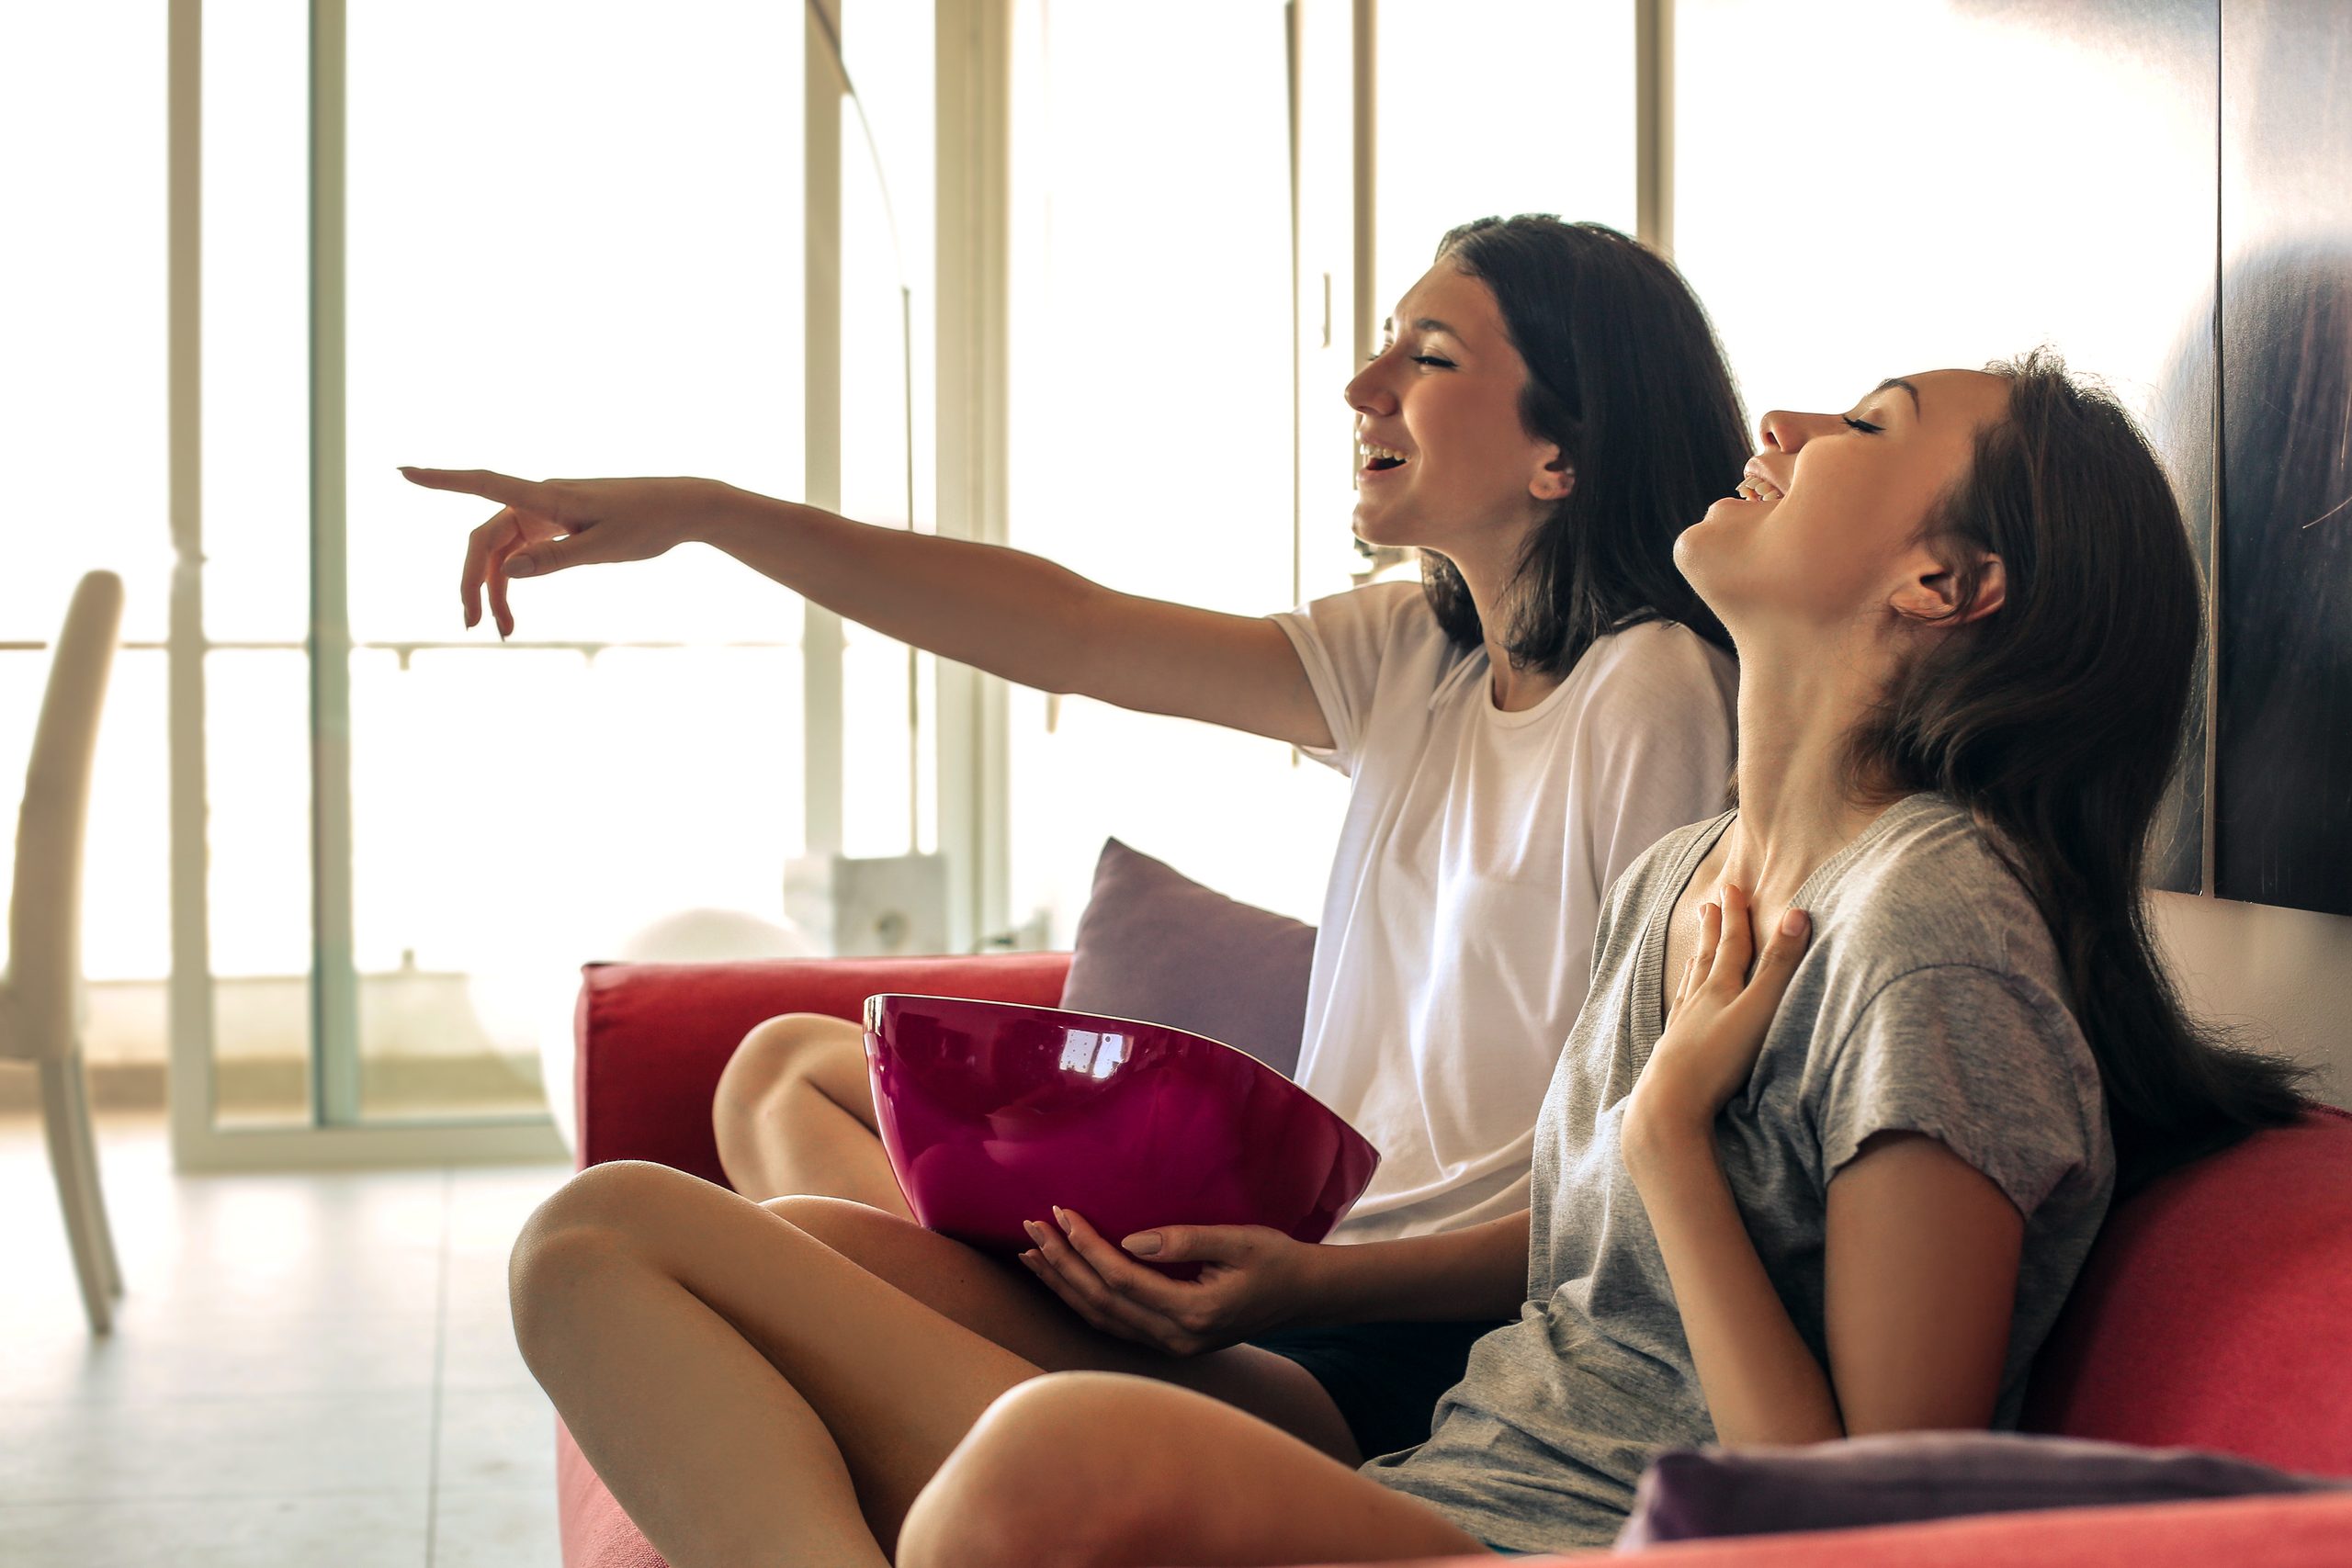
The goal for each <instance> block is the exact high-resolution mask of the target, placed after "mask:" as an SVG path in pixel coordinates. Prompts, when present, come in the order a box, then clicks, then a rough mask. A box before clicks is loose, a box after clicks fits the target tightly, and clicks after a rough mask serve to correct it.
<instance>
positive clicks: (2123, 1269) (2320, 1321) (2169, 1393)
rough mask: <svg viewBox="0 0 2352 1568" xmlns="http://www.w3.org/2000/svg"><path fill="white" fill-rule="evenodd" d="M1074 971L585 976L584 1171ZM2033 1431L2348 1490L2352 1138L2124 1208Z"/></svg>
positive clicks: (2182, 1531) (2054, 1526) (1895, 1543)
mask: <svg viewBox="0 0 2352 1568" xmlns="http://www.w3.org/2000/svg"><path fill="white" fill-rule="evenodd" d="M1068 966H1069V956H1068V955H1067V954H1063V953H1023V954H1006V955H992V956H986V957H978V958H922V959H908V960H877V959H809V960H780V961H772V962H763V963H745V964H601V965H594V966H592V967H590V968H589V969H588V970H587V972H586V976H585V983H584V984H583V985H582V989H581V994H580V1003H579V1012H578V1019H577V1029H578V1035H579V1056H578V1060H577V1062H576V1064H575V1090H576V1093H577V1096H578V1108H579V1117H580V1120H579V1126H580V1163H581V1164H582V1166H583V1167H585V1166H589V1165H594V1164H597V1163H599V1162H601V1161H605V1160H614V1159H650V1160H657V1161H660V1162H661V1163H662V1164H665V1165H671V1166H675V1167H677V1168H679V1169H681V1170H687V1171H692V1172H694V1173H695V1175H697V1176H702V1177H706V1178H707V1179H710V1180H712V1181H721V1182H723V1181H724V1180H725V1177H724V1176H723V1174H722V1173H721V1171H720V1169H719V1165H718V1151H717V1148H716V1146H715V1145H714V1143H713V1141H712V1136H711V1131H710V1103H711V1095H712V1091H713V1089H714V1088H715V1087H716V1086H717V1084H718V1074H719V1069H720V1068H721V1067H722V1066H724V1065H725V1064H726V1061H727V1058H728V1056H729V1054H731V1053H732V1052H733V1051H734V1049H735V1046H736V1043H737V1042H739V1041H740V1040H741V1039H742V1037H743V1035H744V1033H745V1032H747V1031H749V1030H750V1029H751V1027H752V1025H753V1024H755V1023H757V1022H758V1021H760V1020H762V1019H763V1018H768V1017H771V1016H773V1015H775V1014H776V1013H781V1012H822V1013H831V1014H834V1015H836V1016H838V1017H842V1018H856V1017H858V1016H859V1015H860V1014H861V1012H862V1010H863V1005H864V1002H865V998H866V997H867V996H869V995H871V994H872V993H874V992H876V991H913V992H920V993H930V994H935V995H948V996H970V997H993V998H1001V999H1003V1000H1008V1001H1028V1002H1043V1003H1048V1004H1050V1003H1052V1002H1055V1001H1057V999H1058V998H1060V995H1061V988H1062V979H1063V976H1064V973H1065V971H1066V970H1067V968H1068ZM2027 1424H2028V1426H2029V1427H2030V1428H2031V1429H2033V1430H2037V1431H2046V1432H2063V1433H2067V1434H2071V1435H2073V1436H2076V1437H2084V1438H2106V1439H2109V1440H2112V1441H2118V1442H2130V1443H2143V1444H2149V1445H2157V1446H2173V1445H2178V1446H2185V1447H2194V1448H2206V1449H2218V1450H2226V1451H2228V1452H2232V1453H2238V1454H2244V1455H2246V1456H2248V1457H2250V1458H2253V1459H2256V1460H2260V1461H2264V1462H2266V1463H2268V1464H2274V1465H2278V1466H2281V1467H2283V1468H2287V1469H2292V1470H2302V1471H2311V1472H2320V1473H2324V1474H2334V1475H2352V1116H2347V1115H2346V1114H2345V1113H2344V1112H2342V1111H2327V1110H2314V1111H2313V1112H2312V1115H2310V1116H2309V1117H2307V1118H2306V1119H2305V1120H2304V1121H2303V1122H2301V1124H2299V1125H2297V1126H2294V1127H2290V1128H2283V1129H2280V1130H2278V1131H2275V1132H2269V1133H2265V1134H2261V1135H2259V1136H2257V1137H2256V1138H2253V1139H2251V1140H2249V1141H2247V1142H2246V1143H2245V1144H2242V1145H2239V1146H2238V1147H2236V1148H2234V1149H2232V1150H2230V1151H2228V1152H2227V1153H2224V1154H2222V1155H2218V1156H2214V1157H2212V1158H2211V1159H2208V1160H2204V1161H2201V1162H2199V1164H2197V1165H2195V1166H2192V1167H2190V1168H2188V1169H2186V1170H2182V1171H2178V1172H2176V1173H2175V1174H2173V1175H2172V1176H2170V1177H2168V1178H2166V1179H2165V1180H2163V1181H2161V1182H2158V1183H2156V1184H2155V1185H2154V1186H2153V1187H2151V1188H2150V1189H2148V1190H2146V1191H2144V1192H2143V1193H2141V1194H2139V1195H2138V1196H2136V1197H2135V1198H2133V1199H2132V1200H2131V1201H2130V1202H2128V1203H2126V1204H2124V1205H2123V1206H2122V1207H2121V1208H2120V1209H2119V1210H2118V1211H2117V1212H2116V1213H2115V1214H2114V1215H2113V1216H2112V1217H2111V1218H2110V1220H2109V1224H2108V1227H2107V1230H2106V1233H2105V1234H2104V1235H2102V1236H2101V1237H2100V1239H2099V1243H2098V1248H2097V1250H2096V1251H2095V1252H2094V1253H2093V1254H2092V1257H2091V1260H2090V1263H2089V1266H2088V1268H2087V1269H2086V1271H2085V1274H2084V1277H2083V1280H2082V1283H2081V1285H2080V1286H2079V1287H2078V1289H2077V1290H2076V1292H2075V1300H2074V1302H2073V1303H2072V1304H2071V1305H2070V1307H2069V1308H2068V1311H2067V1314H2066V1316H2065V1317H2064V1319H2063V1320H2062V1322H2061V1323H2060V1325H2059V1327H2058V1329H2057V1331H2056V1333H2055V1335H2054V1336H2053V1337H2052V1340H2051V1343H2050V1345H2049V1347H2048V1348H2046V1349H2045V1350H2044V1351H2043V1353H2042V1356H2041V1363H2040V1365H2039V1367H2038V1368H2037V1372H2036V1382H2035V1385H2034V1390H2033V1396H2032V1402H2031V1407H2030V1412H2029V1416H2028V1422H2027ZM556 1439H557V1485H558V1487H559V1490H560V1494H561V1520H562V1532H563V1559H564V1563H565V1568H660V1565H661V1564H662V1559H661V1557H660V1556H659V1555H658V1554H657V1553H656V1552H655V1551H653V1549H652V1548H651V1547H650V1545H649V1544H648V1543H647V1542H646V1540H645V1538H644V1537H643V1536H642V1535H640V1534H639V1533H638V1531H637V1529H636V1528H635V1527H634V1526H632V1525H631V1524H630V1523H629V1521H628V1517H627V1516H625V1515H624V1514H623V1513H622V1512H621V1510H620V1507H619V1506H618V1505H617V1504H616V1503H615V1502H614V1501H613V1498H612V1495H611V1494H610V1493H608V1492H606V1491H605V1488H604V1485H603V1483H601V1482H599V1481H598V1480H597V1479H596V1475H595V1472H594V1471H592V1470H591V1469H590V1468H589V1467H588V1464H587V1461H585V1460H584V1459H582V1457H581V1453H580V1450H579V1449H578V1448H577V1447H576V1446H574V1445H573V1443H572V1441H571V1436H570V1434H568V1433H566V1432H564V1431H563V1430H562V1428H561V1427H560V1426H559V1427H558V1428H557V1432H556ZM1645 1555H1649V1556H1656V1557H1660V1558H1663V1559H1668V1560H1670V1561H1671V1562H1673V1563H1675V1564H1677V1565H1678V1568H1794V1565H1796V1564H1800V1563H1802V1564H1808V1565H1810V1564H1818V1563H1835V1564H1840V1565H1846V1564H1850V1565H1853V1568H1864V1565H1871V1568H1877V1565H1886V1568H1946V1565H1949V1568H1961V1565H1962V1564H1966V1565H1968V1568H1976V1565H1978V1564H1984V1563H2014V1564H2025V1565H2041V1564H2050V1565H2056V1564H2067V1565H2070V1568H2072V1565H2080V1564H2111V1565H2113V1568H2175V1565H2180V1568H2186V1565H2188V1564H2192V1563H2194V1564H2199V1565H2202V1564H2211V1563H2227V1564H2229V1565H2230V1568H2321V1565H2323V1564H2325V1565H2327V1568H2346V1565H2352V1495H2347V1494H2337V1495H2316V1496H2303V1497H2293V1498H2255V1499H2245V1500H2237V1501H2229V1502H2211V1503H2177V1504H2167V1505H2164V1506H2155V1507H2145V1506H2142V1507H2130V1508H2091V1509H2077V1510H2068V1511H2064V1512H2047V1513H2034V1514H2012V1515H2002V1516H1993V1517H1981V1518H1970V1519H1955V1520H1948V1521H1944V1522H1940V1523H1937V1524H1929V1525H1916V1526H1908V1527H1904V1528H1900V1529H1859V1530H1844V1531H1838V1532H1836V1533H1834V1534H1815V1535H1783V1536H1757V1537H1748V1538H1744V1539H1738V1540H1721V1541H1702V1542H1692V1543H1687V1544H1683V1545H1679V1546H1670V1547H1663V1548H1659V1549H1657V1550H1656V1551H1653V1552H1651V1553H1647V1554H1645ZM1479 1561H1484V1562H1493V1561H1495V1559H1493V1558H1487V1559H1483V1560H1479ZM1455 1568H1472V1562H1471V1561H1465V1562H1463V1563H1461V1564H1458V1565H1455Z"/></svg>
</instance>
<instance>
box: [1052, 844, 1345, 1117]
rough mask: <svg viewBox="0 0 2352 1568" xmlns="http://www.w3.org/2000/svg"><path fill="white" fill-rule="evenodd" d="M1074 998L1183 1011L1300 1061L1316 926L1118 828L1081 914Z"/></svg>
mask: <svg viewBox="0 0 2352 1568" xmlns="http://www.w3.org/2000/svg"><path fill="white" fill-rule="evenodd" d="M1073 945H1074V946H1075V947H1076V949H1077V951H1076V952H1075V953H1073V954H1072V955H1071V957H1070V964H1069V979H1068V980H1067V981H1065V982H1064V983H1063V986H1062V1006H1064V1007H1066V1008H1072V1009H1075V1010H1078V1011H1080V1012H1099V1013H1108V1014H1110V1015H1111V1016H1112V1017H1114V1018H1134V1019H1141V1020H1143V1021H1147V1022H1150V1023H1172V1024H1174V1025H1175V1026H1176V1027H1177V1028H1179V1029H1189V1030H1191V1031H1192V1032H1193V1033H1195V1034H1205V1035H1207V1036H1208V1037H1209V1038H1210V1039H1212V1040H1221V1041H1223V1042H1225V1043H1227V1045H1235V1046H1238V1047H1239V1048H1240V1049H1242V1050H1244V1051H1247V1052H1249V1053H1250V1055H1253V1056H1255V1057H1257V1058H1258V1059H1259V1060H1260V1061H1261V1062H1263V1063H1265V1064H1266V1065H1267V1066H1270V1067H1272V1068H1273V1069H1274V1070H1275V1071H1276V1072H1279V1073H1283V1074H1284V1075H1287V1074H1289V1073H1291V1072H1292V1071H1293V1070H1294V1069H1295V1068H1296V1067H1297V1066H1298V1042H1299V1036H1300V1034H1301V1033H1303V1032H1304V1031H1305V1029H1306V978H1307V975H1308V973H1309V971H1310V970H1311V969H1312V968H1313V967H1314V964H1315V928H1314V927H1313V926H1310V925H1305V924H1302V923H1301V922H1299V921H1297V920H1294V919H1291V918H1290V917H1289V916H1287V915H1277V914H1275V913H1273V912H1272V910H1270V909H1260V908H1253V907H1252V906H1250V905H1248V904H1242V903H1238V902H1236V901H1235V900H1233V899H1231V898H1228V897H1226V896H1225V895H1224V894H1222V893H1217V892H1214V891H1212V890H1210V889H1209V888H1206V887H1204V886H1201V885H1200V884H1199V883H1197V882H1194V881H1193V879H1192V878H1190V877H1188V876H1186V875H1184V874H1182V873H1181V872H1179V871H1177V870H1176V869H1175V868H1173V867H1172V866H1170V865H1168V864H1166V863H1163V862H1160V861H1156V860H1154V859H1152V858H1151V857H1150V856H1149V855H1148V854H1143V853H1140V852H1137V851H1135V850H1131V849H1129V848H1128V847H1127V846H1126V845H1125V844H1123V843H1121V842H1119V840H1116V839H1111V840H1106V841H1105V842H1104V843H1103V858H1102V859H1101V860H1100V861H1098V862H1096V863H1095V866H1094V890H1093V893H1092V894H1091V896H1090V897H1088V899H1087V902H1086V912H1085V913H1084V914H1082V915H1080V917H1079V920H1078V938H1077V941H1076V942H1075V943H1074V944H1073Z"/></svg>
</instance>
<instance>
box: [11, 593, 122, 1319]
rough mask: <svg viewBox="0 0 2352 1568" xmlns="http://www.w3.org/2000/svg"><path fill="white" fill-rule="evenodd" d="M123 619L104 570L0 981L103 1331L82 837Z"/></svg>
mask: <svg viewBox="0 0 2352 1568" xmlns="http://www.w3.org/2000/svg"><path fill="white" fill-rule="evenodd" d="M121 626H122V579H120V578H119V577H117V576H116V575H115V574H114V573H112V572H110V571H94V572H92V573H90V574H89V575H88V576H87V577H85V578H84V579H82V581H81V585H80V586H79V587H77V588H76V589H74V603H73V604H72V606H71V607H70V608H68V609H67V611H66V612H65V629H64V630H63V631H62V632H61V633H59V634H58V638H57V651H56V655H55V657H54V659H53V660H51V664H50V667H49V689H48V692H47V694H45V695H44V696H43V697H42V698H41V705H40V728H37V729H36V730H35V731H34V732H33V750H32V761H30V763H29V764H28V765H27V767H26V769H25V803H24V806H23V807H22V808H21V810H20V811H19V812H18V814H17V885H16V891H15V895H14V897H13V898H12V899H11V901H10V903H9V906H8V973H7V974H6V976H0V1060H15V1061H20V1062H31V1063H33V1064H35V1065H36V1066H39V1068H40V1100H41V1120H42V1123H43V1125H44V1128H45V1130H46V1131H47V1133H48V1135H49V1162H50V1165H51V1168H52V1169H54V1170H55V1171H56V1173H57V1197H58V1201H59V1202H60V1204H62V1206H63V1208H64V1210H65V1234H66V1235H67V1236H68V1237H69V1238H70V1239H71V1240H72V1242H73V1244H74V1270H75V1272H76V1273H78V1274H79V1275H80V1276H81V1279H82V1304H83V1305H84V1306H85V1307H86V1308H87V1309H88V1310H89V1314H90V1328H91V1331H92V1332H93V1333H96V1334H105V1333H107V1332H108V1331H109V1330H110V1329H111V1328H112V1327H113V1326H114V1298H115V1297H117V1296H119V1295H120V1294H122V1270H121V1269H120V1268H119V1266H118V1265H117V1263H116V1261H115V1254H114V1236H113V1234H112V1233H111V1232H110V1231H109V1230H108V1229H107V1207H106V1197H105V1194H104V1193H103V1192H102V1191H101V1190H99V1187H98V1157H97V1145H96V1139H94V1138H93V1137H92V1136H91V1133H90V1096H89V1086H88V1084H87V1082H86V1081H85V1079H84V1077H83V1068H82V1021H83V1016H84V998H83V991H82V841H83V837H84V832H85V828H86V826H87V823H88V820H89V815H90V772H91V765H92V763H93V761H94V760H95V758H96V752H97V745H98V715H99V712H100V710H101V709H102V708H104V706H105V705H106V695H107V673H108V672H109V671H110V670H111V669H112V667H113V664H114V648H115V638H116V636H117V634H118V633H119V631H120V629H121Z"/></svg>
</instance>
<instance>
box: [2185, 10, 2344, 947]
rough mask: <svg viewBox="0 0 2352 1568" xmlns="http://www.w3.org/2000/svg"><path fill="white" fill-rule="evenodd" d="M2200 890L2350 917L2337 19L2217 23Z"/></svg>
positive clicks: (2236, 17)
mask: <svg viewBox="0 0 2352 1568" xmlns="http://www.w3.org/2000/svg"><path fill="white" fill-rule="evenodd" d="M2221 494H2222V527H2221V584H2220V586H2221V604H2222V615H2221V647H2220V701H2219V704H2218V714H2219V723H2218V734H2217V739H2216V754H2215V785H2214V795H2215V800H2214V818H2213V822H2214V838H2215V843H2214V861H2215V866H2214V869H2215V878H2214V879H2215V884H2216V891H2217V892H2219V893H2220V895H2221V896H2222V897H2225V898H2240V899H2247V900H2252V901H2255V902H2259V903H2265V904H2283V905H2289V906H2291V907H2293V908H2303V909H2316V910H2324V911H2327V912H2331V913H2335V914H2352V6H2346V5H2345V4H2343V3H2342V0H2268V3H2264V0H2228V4H2227V5H2225V6H2224V7H2223V10H2222V486H2221Z"/></svg>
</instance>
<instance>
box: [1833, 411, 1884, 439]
mask: <svg viewBox="0 0 2352 1568" xmlns="http://www.w3.org/2000/svg"><path fill="white" fill-rule="evenodd" d="M1838 418H1840V419H1842V420H1844V421H1845V422H1846V423H1848V424H1849V425H1850V426H1852V427H1853V428H1854V429H1856V430H1859V431H1860V432H1861V433H1862V434H1865V435H1876V434H1879V433H1880V432H1881V431H1883V430H1884V429H1885V428H1886V426H1884V425H1883V424H1872V423H1871V422H1870V421H1869V420H1866V419H1856V418H1854V417H1853V416H1852V415H1850V414H1840V415H1838Z"/></svg>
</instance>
